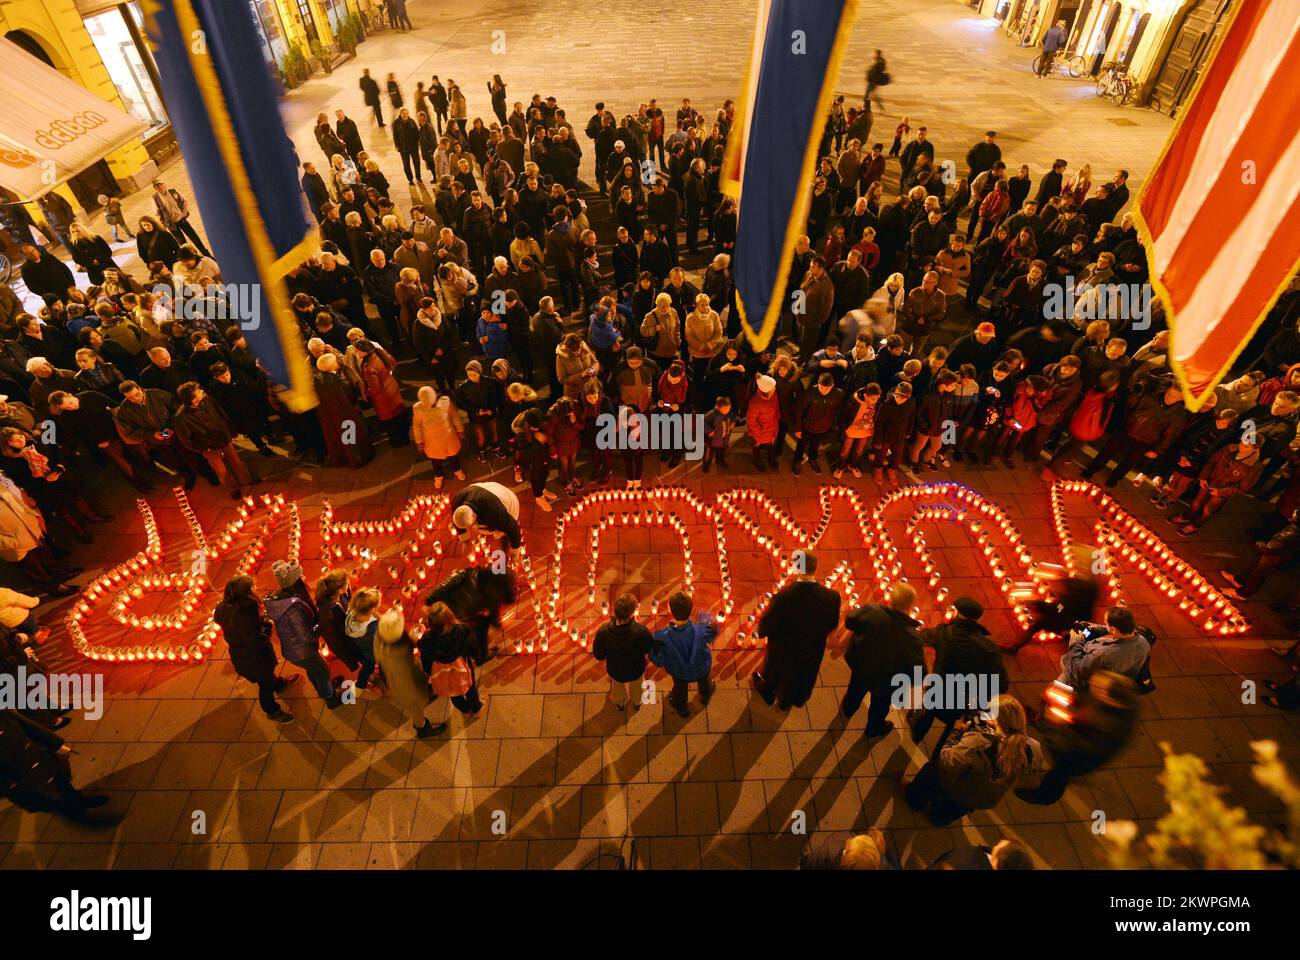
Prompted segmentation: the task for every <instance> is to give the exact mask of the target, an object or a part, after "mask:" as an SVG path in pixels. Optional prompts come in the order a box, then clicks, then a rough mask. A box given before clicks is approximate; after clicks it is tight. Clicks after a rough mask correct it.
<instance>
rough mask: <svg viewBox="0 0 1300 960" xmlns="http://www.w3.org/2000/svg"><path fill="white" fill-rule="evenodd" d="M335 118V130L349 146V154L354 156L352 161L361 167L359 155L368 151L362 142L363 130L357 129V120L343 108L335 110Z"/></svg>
mask: <svg viewBox="0 0 1300 960" xmlns="http://www.w3.org/2000/svg"><path fill="white" fill-rule="evenodd" d="M334 118H335V119H334V132H335V133H337V134H338V135H339V139H340V140H342V141H343V146H345V147H346V148H347V151H348V156H350V157H351V158H352V162H353V163H355V164H356V165H357V166H358V167H360V166H361V161H359V160H358V159H357V157H358V156H359V155H361V154H363V153H365V152H366V147H365V144H363V143H362V142H361V132H360V131H359V130H357V122H356V121H355V120H353V119H352V118H351V117H349V116H348V115H347V114H346V113H344V112H343V111H342V110H335V111H334ZM363 172H364V171H363Z"/></svg>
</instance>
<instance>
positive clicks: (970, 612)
mask: <svg viewBox="0 0 1300 960" xmlns="http://www.w3.org/2000/svg"><path fill="white" fill-rule="evenodd" d="M952 606H953V610H954V611H955V612H956V616H955V617H953V618H952V619H951V620H948V621H945V622H944V623H941V624H939V625H938V626H937V627H926V628H924V629H922V630H921V631H920V632H919V636H920V639H921V645H922V646H925V647H930V648H931V649H933V650H934V666H933V668H932V670H931V672H932V673H933V674H934V675H936V676H938V677H942V678H947V677H954V678H958V677H976V678H980V677H986V678H987V680H985V681H984V683H985V685H986V687H985V688H986V689H987V690H988V691H989V694H990V696H991V697H992V698H996V697H997V696H998V695H999V694H1000V693H1001V692H1002V691H1004V690H1010V689H1011V677H1010V675H1009V674H1008V673H1007V668H1006V666H1005V665H1004V664H1003V662H1002V648H1001V647H999V646H998V644H997V642H996V641H995V640H994V639H993V635H992V634H991V633H989V631H988V628H987V627H985V626H984V624H982V623H980V622H979V621H980V617H982V616H984V608H983V607H982V606H980V604H979V603H978V602H977V601H975V600H972V599H971V598H970V597H959V598H958V599H957V601H956V602H955V603H954V604H953V605H952ZM943 689H944V690H945V691H947V690H960V689H961V688H960V687H958V686H956V685H955V684H949V683H948V682H946V681H945V683H944V686H943ZM966 689H967V690H969V689H970V688H969V685H968V686H967V687H966ZM976 689H979V684H978V683H977V684H976ZM988 706H989V704H979V703H971V702H963V703H955V702H954V703H945V704H944V705H943V706H942V707H941V708H939V709H937V710H927V709H921V710H919V711H917V713H916V714H914V715H913V718H912V742H913V743H920V742H921V741H922V740H924V739H925V735H926V734H927V733H929V731H930V727H931V726H933V725H934V721H935V720H942V721H943V722H944V724H945V725H946V726H947V728H948V729H947V730H946V731H944V734H943V735H942V736H941V737H940V738H939V744H943V743H946V742H947V740H948V734H949V733H950V732H951V731H952V727H953V724H955V723H956V722H957V721H958V720H959V719H961V718H963V717H966V718H970V717H973V716H974V715H975V714H976V713H978V712H979V710H981V709H986V708H987V707H988ZM935 749H936V752H937V750H938V745H936V748H935Z"/></svg>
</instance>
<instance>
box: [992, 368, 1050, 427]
mask: <svg viewBox="0 0 1300 960" xmlns="http://www.w3.org/2000/svg"><path fill="white" fill-rule="evenodd" d="M1045 403H1047V397H1046V396H1045V395H1044V394H1041V393H1040V394H1036V395H1034V396H1032V397H1031V396H1030V395H1029V384H1028V383H1026V382H1025V381H1023V380H1022V381H1021V382H1020V383H1018V384H1016V394H1015V396H1014V397H1012V398H1011V403H1009V404H1008V405H1007V412H1006V413H1004V414H1003V415H1002V419H1003V420H1004V421H1006V424H1007V425H1008V426H1009V427H1011V428H1012V429H1015V430H1020V431H1021V432H1024V431H1026V430H1032V429H1034V427H1036V426H1038V411H1039V410H1041V409H1042V408H1043V405H1044V404H1045Z"/></svg>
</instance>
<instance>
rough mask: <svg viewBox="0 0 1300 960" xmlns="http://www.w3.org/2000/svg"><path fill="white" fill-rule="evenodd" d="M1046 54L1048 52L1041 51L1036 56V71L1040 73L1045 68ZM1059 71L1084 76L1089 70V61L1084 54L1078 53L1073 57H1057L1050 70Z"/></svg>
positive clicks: (1051, 71)
mask: <svg viewBox="0 0 1300 960" xmlns="http://www.w3.org/2000/svg"><path fill="white" fill-rule="evenodd" d="M1045 56H1047V54H1045V53H1040V54H1039V55H1038V56H1036V57H1034V63H1033V69H1034V73H1039V72H1040V71H1041V70H1042V69H1043V57H1045ZM1057 71H1060V72H1062V73H1068V74H1069V75H1070V76H1072V77H1074V78H1076V79H1077V78H1079V77H1081V76H1083V75H1084V73H1085V72H1086V71H1087V63H1086V62H1085V61H1084V59H1083V54H1080V53H1076V54H1075V55H1074V56H1072V57H1067V56H1064V55H1062V56H1058V57H1056V59H1055V60H1054V61H1053V62H1052V69H1051V70H1050V71H1048V72H1049V73H1056V72H1057Z"/></svg>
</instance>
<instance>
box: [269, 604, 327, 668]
mask: <svg viewBox="0 0 1300 960" xmlns="http://www.w3.org/2000/svg"><path fill="white" fill-rule="evenodd" d="M264 602H265V604H266V614H267V616H268V617H270V618H271V622H272V623H274V624H275V634H276V636H277V637H279V638H280V653H281V655H283V657H284V659H286V660H290V661H294V662H297V661H299V660H306V659H307V658H308V657H310V656H312V654H315V653H318V652H319V650H320V642H319V639H318V636H317V633H316V610H315V609H314V608H313V607H312V605H311V604H310V603H308V602H307V601H306V600H304V599H303V598H302V597H301V596H300V595H299V594H297V593H296V592H293V591H292V590H281V591H279V592H278V593H273V594H271V596H269V597H267V598H266V600H265V601H264Z"/></svg>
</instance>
